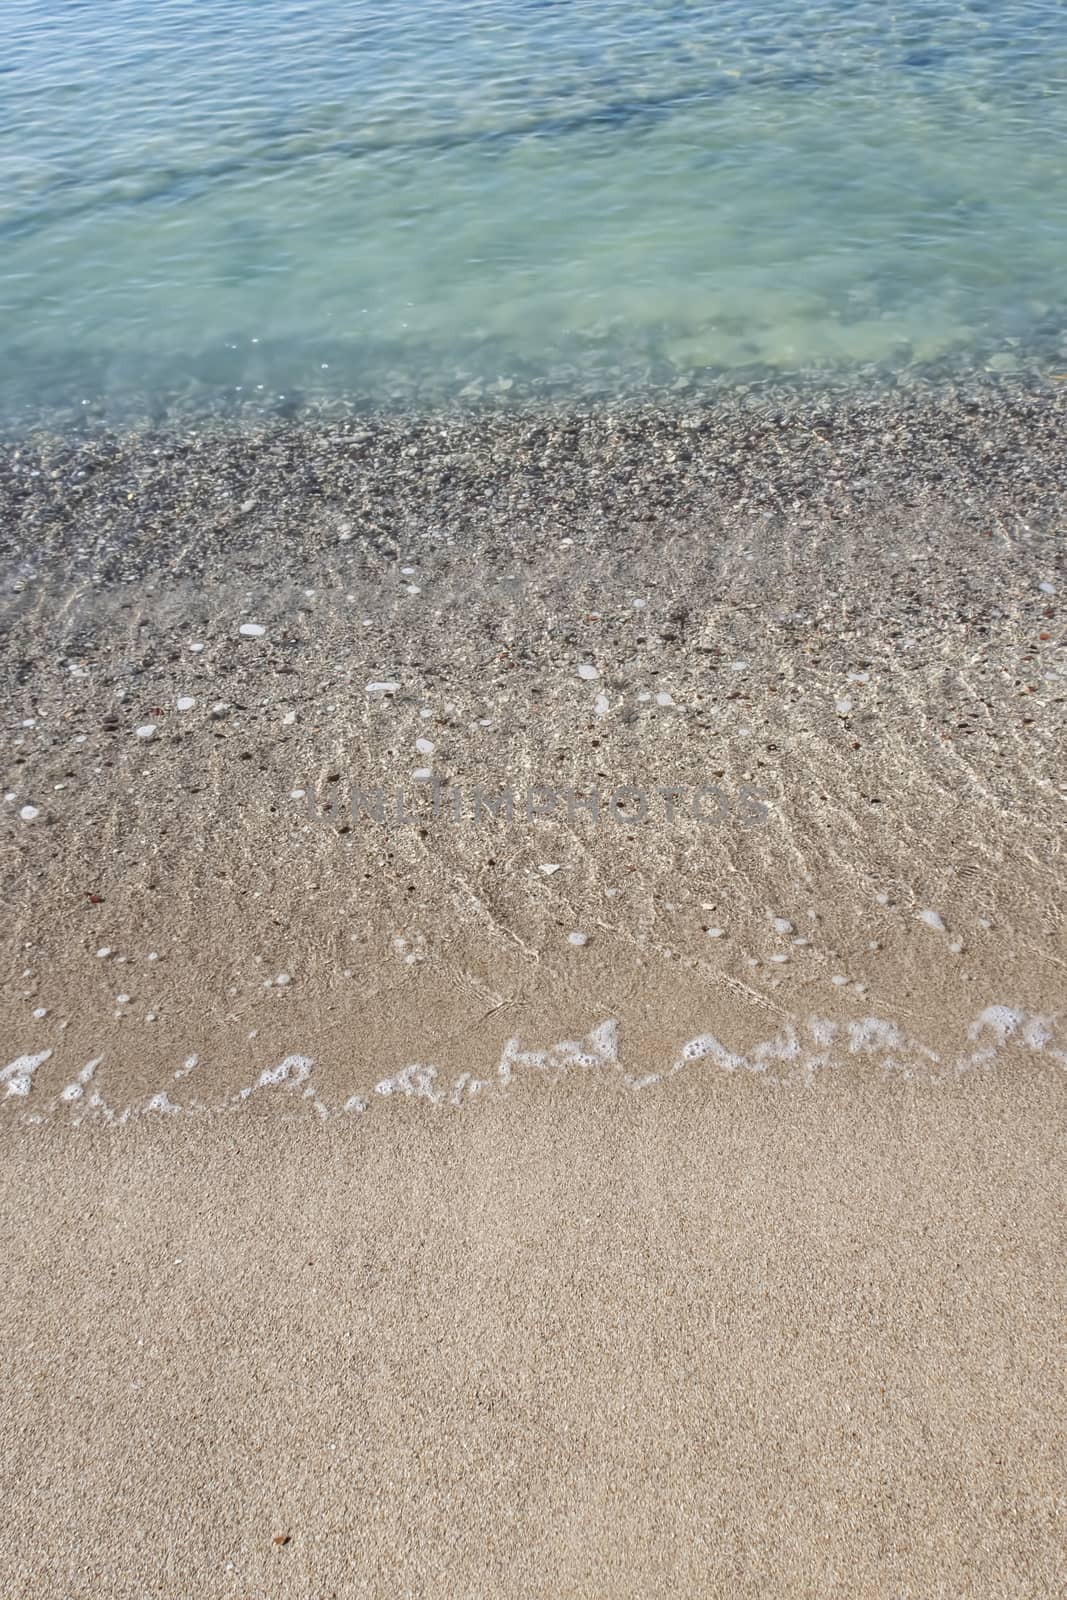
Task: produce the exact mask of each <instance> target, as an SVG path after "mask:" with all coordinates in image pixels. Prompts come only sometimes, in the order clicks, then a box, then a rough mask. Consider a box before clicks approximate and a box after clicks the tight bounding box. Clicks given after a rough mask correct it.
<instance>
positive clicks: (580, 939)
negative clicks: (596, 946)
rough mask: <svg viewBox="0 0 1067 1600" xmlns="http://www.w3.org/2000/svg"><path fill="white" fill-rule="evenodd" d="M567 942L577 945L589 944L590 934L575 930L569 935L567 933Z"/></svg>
mask: <svg viewBox="0 0 1067 1600" xmlns="http://www.w3.org/2000/svg"><path fill="white" fill-rule="evenodd" d="M567 943H568V944H573V945H577V946H580V945H583V944H588V943H589V935H588V934H587V933H578V932H577V931H575V932H574V933H568V935H567Z"/></svg>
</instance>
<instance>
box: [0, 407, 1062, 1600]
mask: <svg viewBox="0 0 1067 1600" xmlns="http://www.w3.org/2000/svg"><path fill="white" fill-rule="evenodd" d="M1064 410H1065V397H1064V394H1063V391H1062V390H1060V389H1055V388H1043V387H1041V386H1036V387H1029V388H1028V387H1024V386H1017V387H1014V388H1013V387H1011V386H1010V385H1006V384H988V385H985V386H983V387H981V388H978V389H973V390H969V391H966V392H965V391H963V390H961V389H958V388H953V389H949V390H945V391H943V392H937V393H933V392H931V393H925V392H903V391H902V392H900V393H897V394H893V393H892V392H889V393H886V392H882V393H879V394H877V395H875V394H866V395H860V396H853V397H850V396H848V395H847V394H842V393H837V392H835V393H829V392H828V393H827V394H825V395H823V396H821V397H820V396H818V395H813V394H811V393H804V394H799V393H798V394H794V395H793V396H792V397H788V396H783V395H769V394H762V395H761V394H759V393H756V392H753V393H752V394H750V395H748V396H742V397H740V398H735V399H734V400H733V401H731V402H729V403H727V402H726V401H725V400H722V401H720V402H718V403H716V405H714V406H709V407H705V408H701V407H699V406H696V407H691V408H690V409H684V408H682V407H680V406H679V405H678V404H677V403H675V404H673V405H670V406H667V405H663V406H657V407H652V406H646V407H645V408H643V409H640V410H635V409H632V408H631V409H629V410H625V409H620V410H618V411H617V412H609V411H606V410H603V409H602V410H600V411H597V412H595V413H588V414H578V413H574V412H570V413H568V412H562V411H559V412H544V413H532V412H523V411H522V410H521V409H520V410H516V411H515V412H512V413H503V412H501V413H499V414H497V413H486V414H485V415H482V416H479V417H477V418H471V417H464V416H462V415H451V414H449V415H445V414H442V415H440V416H436V417H425V416H424V417H421V418H414V419H413V418H403V417H399V416H394V417H377V418H362V419H352V418H338V419H332V420H331V419H329V418H318V419H316V420H314V421H312V420H311V419H304V420H302V421H299V422H294V421H292V420H289V421H286V422H284V423H283V422H274V421H269V420H261V421H260V422H258V423H256V424H255V425H251V424H247V423H246V425H245V426H244V427H242V428H241V429H237V428H235V427H233V426H223V425H221V424H214V425H210V426H209V425H207V424H206V423H198V424H196V425H193V424H185V425H183V426H181V427H179V426H178V425H177V424H176V423H174V422H171V423H168V425H167V426H165V427H163V426H148V425H146V426H145V427H143V428H142V429H140V430H136V431H129V432H126V433H123V434H114V433H107V432H105V431H103V430H101V429H98V428H97V429H94V428H88V429H86V430H85V432H84V433H83V434H82V435H81V436H75V435H73V434H68V435H65V436H63V437H59V436H45V435H36V436H34V437H32V438H27V439H23V440H20V441H17V442H14V443H12V444H11V446H10V447H9V449H8V450H7V451H6V452H5V454H4V456H3V459H2V461H0V511H2V516H0V558H2V573H3V605H4V618H5V632H4V637H3V645H2V649H0V673H2V681H3V685H4V701H5V707H6V710H7V716H6V721H5V733H6V738H5V774H4V796H5V798H4V800H3V816H2V822H0V826H2V828H3V833H4V856H3V865H2V869H0V870H2V874H3V876H2V881H0V891H2V898H3V904H4V906H5V919H4V923H3V928H2V930H0V946H2V948H0V956H2V960H3V963H4V971H5V981H4V985H3V995H2V999H0V1037H2V1040H3V1050H2V1051H0V1077H2V1081H3V1085H4V1089H5V1091H6V1096H5V1098H4V1099H3V1100H2V1101H0V1117H2V1119H3V1128H2V1132H0V1136H2V1138H3V1141H4V1146H5V1164H4V1177H3V1193H4V1201H3V1225H4V1228H5V1237H6V1238H7V1239H8V1240H9V1241H10V1248H11V1258H10V1259H11V1267H10V1274H9V1280H8V1281H9V1286H10V1294H9V1296H8V1297H7V1303H6V1309H5V1314H4V1331H5V1335H6V1336H7V1337H6V1348H7V1349H8V1350H9V1351H11V1352H12V1353H13V1357H14V1359H13V1361H12V1367H11V1374H10V1381H9V1383H8V1385H7V1386H6V1390H5V1393H6V1397H7V1400H6V1403H7V1407H8V1410H7V1419H6V1422H5V1434H6V1437H7V1438H8V1440H9V1446H8V1448H9V1452H11V1454H10V1462H9V1467H8V1469H7V1471H6V1472H5V1479H6V1483H7V1486H8V1494H9V1496H10V1497H11V1498H12V1504H13V1510H12V1513H11V1515H12V1519H13V1525H14V1526H16V1527H17V1528H18V1530H19V1532H18V1535H17V1541H16V1543H15V1544H14V1545H13V1546H12V1547H11V1551H12V1553H11V1555H10V1557H9V1573H5V1580H6V1590H5V1592H10V1593H13V1594H23V1593H25V1594H31V1593H40V1592H41V1583H42V1582H44V1583H45V1587H49V1586H52V1587H55V1588H56V1592H69V1593H71V1594H81V1593H86V1594H88V1593H107V1594H116V1595H124V1594H127V1593H128V1594H131V1595H133V1594H138V1595H139V1594H142V1593H144V1592H160V1593H164V1594H174V1595H181V1594H184V1593H187V1592H190V1590H191V1589H192V1588H195V1587H196V1586H197V1585H199V1586H200V1587H201V1588H202V1589H204V1592H209V1593H215V1592H218V1593H220V1594H227V1595H229V1594H233V1595H248V1594H250V1593H253V1594H260V1593H262V1594H265V1595H270V1596H272V1597H273V1596H275V1595H288V1594H293V1595H303V1594H312V1593H314V1594H318V1593H320V1592H321V1593H323V1594H328V1593H331V1592H336V1593H337V1594H343V1593H368V1594H383V1595H387V1594H393V1593H396V1594H402V1593H410V1594H435V1593H441V1592H449V1593H469V1594H499V1593H507V1594H511V1593H515V1594H518V1593H545V1594H559V1593H567V1594H576V1595H577V1594H590V1595H593V1594H597V1595H600V1594H612V1595H615V1594H635V1595H636V1594H643V1593H649V1592H652V1591H653V1590H655V1591H657V1592H658V1591H660V1590H664V1589H666V1590H669V1591H670V1592H677V1593H710V1594H720V1593H721V1594H735V1593H752V1594H760V1595H771V1594H783V1595H784V1594H811V1595H817V1594H819V1595H821V1594H827V1593H842V1594H845V1593H847V1594H849V1595H868V1594H870V1595H883V1594H886V1595H888V1594H894V1595H905V1594H911V1593H915V1594H924V1595H925V1594H931V1593H944V1594H952V1595H957V1594H966V1595H970V1594H973V1595H975V1596H984V1595H992V1594H1002V1593H1003V1594H1012V1595H1016V1594H1018V1595H1031V1594H1032V1595H1035V1596H1037V1595H1044V1594H1047V1593H1050V1592H1054V1590H1055V1588H1056V1583H1057V1580H1059V1581H1061V1582H1062V1576H1063V1574H1062V1570H1061V1568H1058V1567H1057V1561H1058V1560H1059V1559H1060V1557H1059V1556H1058V1555H1057V1549H1058V1548H1061V1547H1062V1546H1059V1547H1058V1546H1057V1543H1056V1537H1055V1531H1054V1519H1055V1518H1056V1517H1057V1516H1059V1517H1060V1518H1061V1519H1062V1500H1060V1499H1057V1496H1058V1495H1061V1493H1062V1488H1061V1484H1062V1465H1063V1450H1062V1443H1063V1440H1062V1434H1061V1432H1060V1430H1059V1427H1058V1424H1057V1422H1056V1418H1057V1415H1058V1414H1059V1411H1062V1391H1061V1389H1060V1388H1059V1386H1058V1380H1057V1379H1056V1378H1055V1376H1054V1374H1055V1373H1056V1372H1057V1371H1058V1367H1057V1360H1056V1354H1055V1352H1056V1345H1055V1339H1054V1329H1055V1327H1056V1316H1057V1314H1059V1315H1062V1287H1063V1286H1062V1278H1061V1276H1060V1275H1058V1273H1057V1268H1056V1260H1057V1252H1059V1254H1060V1255H1062V1243H1063V1239H1062V1222H1063V1219H1062V1210H1061V1208H1060V1206H1059V1202H1058V1178H1057V1173H1058V1170H1059V1169H1058V1166H1057V1163H1058V1162H1059V1161H1060V1160H1061V1158H1062V1151H1061V1150H1060V1148H1059V1145H1058V1129H1059V1128H1060V1127H1061V1126H1062V1119H1063V1093H1064V1089H1063V1085H1064V1071H1065V1068H1067V1031H1065V1024H1064V1011H1065V1001H1067V939H1065V921H1067V919H1065V911H1064V907H1065V876H1067V873H1065V857H1064V852H1063V840H1064V837H1067V835H1065V832H1064V825H1063V824H1064V800H1065V796H1067V770H1065V765H1064V750H1065V745H1067V742H1065V739H1064V733H1065V714H1064V708H1065V705H1067V692H1065V682H1067V660H1065V656H1064V644H1065V640H1067V635H1065V633H1064V628H1063V622H1062V597H1063V593H1064V586H1065V584H1067V559H1065V543H1064V534H1063V530H1064V528H1065V526H1067V506H1065V504H1064V491H1063V483H1062V456H1063V450H1062V446H1063V439H1064V427H1063V422H1064ZM531 795H534V796H535V798H534V800H532V801H531V798H530V797H531ZM548 795H551V797H552V799H551V804H549V802H548V799H547V798H546V797H547V796H548ZM506 796H510V797H511V802H510V815H509V814H508V811H509V806H508V802H507V801H506V799H505V798H504V797H506ZM134 1324H137V1327H138V1332H137V1334H136V1337H137V1338H141V1339H143V1341H144V1343H143V1345H140V1346H138V1345H136V1342H135V1338H134V1337H133V1334H132V1329H133V1326H134ZM127 1347H129V1348H127ZM27 1352H33V1354H32V1355H30V1354H27ZM1060 1365H1062V1363H1060ZM1057 1408H1059V1411H1058V1410H1057ZM331 1445H334V1446H336V1449H334V1450H331V1448H330V1447H331ZM332 1457H337V1458H338V1460H339V1461H340V1462H341V1463H343V1470H342V1471H340V1472H338V1471H337V1469H336V1463H335V1462H334V1461H333V1460H332V1459H330V1458H332ZM70 1463H75V1464H76V1465H77V1468H78V1470H77V1471H74V1470H73V1469H72V1468H71V1466H70ZM85 1481H88V1483H89V1484H90V1485H91V1487H89V1488H88V1489H87V1488H85V1487H84V1486H83V1484H84V1482H85ZM116 1485H117V1486H118V1487H117V1488H116ZM286 1534H288V1535H289V1536H290V1537H289V1541H288V1542H287V1543H284V1544H281V1543H279V1544H275V1543H274V1542H273V1541H274V1539H275V1536H279V1535H286ZM227 1563H232V1565H231V1566H228V1565H227ZM94 1574H95V1576H94ZM42 1575H43V1576H42ZM34 1585H36V1587H35V1586H34ZM94 1585H95V1587H94ZM64 1586H65V1587H64Z"/></svg>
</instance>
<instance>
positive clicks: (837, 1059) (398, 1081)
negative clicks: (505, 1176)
mask: <svg viewBox="0 0 1067 1600" xmlns="http://www.w3.org/2000/svg"><path fill="white" fill-rule="evenodd" d="M1057 1027H1058V1020H1057V1019H1056V1018H1054V1017H1052V1016H1048V1015H1043V1014H1040V1013H1037V1012H1025V1011H1021V1010H1018V1009H1015V1008H1013V1007H1011V1006H1006V1005H993V1006H987V1007H986V1008H985V1010H983V1011H980V1012H979V1013H978V1014H977V1016H976V1017H975V1018H974V1020H973V1021H972V1022H971V1024H970V1025H969V1026H968V1028H967V1029H966V1030H965V1036H964V1047H963V1048H962V1049H961V1050H960V1051H959V1052H958V1053H955V1054H952V1055H948V1056H942V1055H941V1054H939V1052H938V1051H936V1050H934V1049H932V1048H931V1047H930V1046H929V1045H927V1044H925V1043H924V1042H923V1041H922V1040H920V1039H915V1038H913V1037H911V1036H910V1035H909V1034H908V1033H906V1032H905V1031H904V1030H903V1029H902V1028H901V1027H899V1026H898V1025H897V1024H896V1023H894V1022H889V1021H887V1020H886V1019H885V1018H882V1017H865V1018H863V1019H861V1020H859V1021H855V1022H847V1023H838V1022H833V1021H831V1020H830V1018H828V1017H809V1018H808V1019H807V1020H806V1021H800V1020H794V1021H790V1022H787V1023H786V1024H784V1025H783V1027H782V1028H781V1029H780V1030H779V1031H778V1033H776V1034H775V1035H773V1036H772V1037H771V1038H769V1039H764V1040H761V1041H760V1042H758V1043H757V1044H755V1045H753V1046H752V1048H751V1049H750V1050H749V1051H748V1053H747V1054H739V1053H738V1052H736V1051H733V1050H731V1049H729V1047H728V1046H727V1045H725V1044H723V1043H722V1041H721V1040H719V1039H718V1038H716V1036H715V1035H714V1034H712V1033H701V1034H697V1035H696V1036H695V1037H694V1038H692V1039H690V1040H688V1041H687V1042H686V1043H685V1044H684V1045H683V1046H682V1048H681V1050H680V1052H679V1053H678V1054H677V1056H676V1057H675V1058H674V1060H673V1061H672V1062H670V1063H669V1064H668V1065H667V1067H666V1068H665V1069H664V1070H663V1071H659V1072H646V1073H643V1074H640V1075H636V1076H631V1075H630V1074H629V1073H627V1072H626V1070H625V1067H624V1064H623V1061H622V1059H621V1053H620V1043H619V1025H618V1023H617V1022H616V1021H615V1020H614V1019H612V1018H607V1019H606V1020H605V1021H603V1022H600V1023H598V1024H597V1025H596V1026H595V1027H594V1028H593V1029H592V1030H591V1031H590V1032H589V1033H588V1034H587V1035H586V1036H585V1038H584V1039H561V1040H560V1041H559V1042H558V1043H557V1044H554V1045H551V1046H549V1047H548V1048H547V1049H542V1050H536V1049H534V1050H529V1049H524V1048H523V1047H522V1044H521V1041H520V1040H519V1039H517V1038H512V1039H509V1040H508V1041H507V1043H506V1044H505V1045H504V1047H503V1050H502V1052H501V1055H500V1060H499V1063H498V1065H497V1069H496V1073H495V1074H494V1075H493V1076H491V1077H485V1078H483V1077H477V1076H475V1074H473V1073H472V1072H462V1073H460V1074H459V1076H458V1077H457V1078H455V1079H454V1080H449V1079H448V1078H447V1076H446V1075H445V1074H443V1073H442V1071H441V1069H440V1068H439V1067H437V1066H435V1065H434V1064H433V1063H431V1062H413V1063H412V1064H411V1065H409V1066H406V1067H402V1068H401V1069H400V1071H399V1072H396V1073H393V1074H392V1075H391V1076H389V1077H385V1078H381V1079H379V1081H378V1082H377V1084H376V1085H375V1089H374V1095H373V1097H372V1099H373V1103H375V1104H381V1102H383V1101H387V1100H390V1099H396V1098H400V1099H408V1100H417V1101H421V1102H423V1103H425V1104H427V1105H430V1106H436V1107H441V1106H460V1105H464V1104H466V1103H467V1102H468V1101H470V1100H472V1099H475V1098H477V1097H479V1096H481V1097H484V1096H485V1095H487V1094H496V1095H506V1094H507V1093H508V1091H509V1089H510V1087H511V1086H512V1084H513V1083H515V1081H516V1080H517V1079H518V1078H519V1077H521V1076H523V1075H536V1076H538V1077H543V1078H546V1079H548V1080H549V1081H553V1080H555V1079H557V1078H559V1077H562V1076H563V1075H565V1074H567V1073H571V1072H576V1071H578V1072H595V1073H604V1072H607V1073H609V1074H612V1075H615V1076H617V1077H618V1078H620V1079H621V1081H622V1083H623V1084H624V1085H625V1086H626V1087H627V1088H629V1089H631V1090H634V1091H639V1090H644V1089H648V1088H651V1087H653V1086H654V1085H656V1084H658V1083H661V1082H663V1081H664V1080H665V1079H667V1078H670V1077H673V1076H675V1075H676V1074H678V1073H682V1072H684V1073H689V1074H692V1073H693V1072H698V1071H706V1070H708V1069H712V1070H715V1071H718V1072H723V1073H737V1072H747V1073H752V1074H754V1075H757V1076H759V1077H760V1078H761V1079H762V1080H763V1081H764V1082H767V1083H775V1084H786V1083H790V1082H795V1083H799V1084H802V1085H810V1084H811V1083H813V1082H814V1081H815V1078H816V1077H817V1076H818V1074H819V1073H820V1072H824V1071H833V1070H834V1068H835V1065H836V1064H839V1063H841V1062H843V1061H844V1060H846V1059H848V1058H855V1057H864V1058H867V1059H868V1060H870V1061H872V1062H874V1063H877V1064H878V1065H880V1066H881V1068H882V1070H883V1071H885V1072H887V1073H893V1074H895V1075H899V1076H903V1077H905V1078H909V1079H911V1078H919V1077H922V1078H924V1079H925V1081H927V1082H929V1083H932V1084H936V1083H941V1082H945V1081H947V1080H949V1079H950V1078H953V1077H958V1076H961V1075H963V1074H965V1073H968V1072H972V1071H974V1070H976V1069H979V1068H985V1067H988V1066H989V1065H990V1064H991V1063H993V1062H994V1061H996V1059H997V1057H998V1055H999V1054H1000V1052H1001V1051H1002V1050H1003V1049H1004V1048H1005V1047H1008V1046H1011V1047H1013V1048H1016V1049H1023V1050H1026V1051H1028V1052H1030V1053H1031V1054H1033V1055H1041V1056H1046V1057H1049V1058H1051V1059H1052V1060H1053V1061H1055V1062H1057V1063H1058V1064H1059V1065H1060V1066H1061V1067H1064V1068H1067V1048H1060V1046H1059V1044H1058V1043H1056V1044H1054V1042H1053V1041H1054V1039H1056V1037H1057V1035H1056V1028H1057ZM51 1054H52V1052H51V1050H43V1051H40V1052H38V1053H37V1054H36V1055H24V1056H18V1057H16V1059H15V1060H14V1061H11V1062H10V1063H9V1064H8V1065H7V1066H6V1067H4V1068H2V1069H0V1083H5V1084H6V1085H7V1096H6V1097H5V1098H7V1097H10V1096H12V1095H13V1096H15V1097H16V1098H17V1099H19V1100H26V1099H28V1098H29V1097H30V1095H31V1093H32V1090H33V1080H34V1073H35V1072H36V1071H37V1069H38V1067H40V1066H41V1065H42V1063H43V1062H45V1061H47V1060H48V1059H49V1057H50V1056H51ZM103 1059H104V1058H103V1057H102V1056H97V1057H95V1058H94V1059H93V1060H92V1061H89V1062H87V1063H86V1065H85V1066H84V1067H82V1068H81V1070H80V1071H79V1072H78V1074H77V1076H76V1077H75V1078H74V1080H73V1081H72V1082H71V1083H68V1085H67V1086H66V1088H65V1089H63V1090H62V1091H61V1093H60V1094H59V1095H58V1096H57V1097H56V1098H54V1099H53V1100H51V1101H50V1102H49V1103H47V1105H45V1106H42V1107H41V1108H40V1109H39V1110H38V1109H36V1108H34V1109H32V1110H28V1111H25V1112H23V1113H21V1116H20V1120H22V1121H25V1122H32V1123H40V1122H44V1121H47V1120H48V1118H49V1115H50V1114H51V1113H53V1112H54V1111H55V1110H56V1109H57V1107H59V1106H61V1105H62V1106H69V1108H70V1110H71V1113H72V1118H73V1121H74V1123H75V1125H76V1126H80V1124H81V1123H82V1122H85V1121H87V1120H93V1121H95V1122H98V1123H101V1124H103V1125H104V1126H108V1127H124V1126H125V1125H126V1124H127V1123H128V1122H129V1121H131V1120H132V1119H133V1118H136V1117H141V1116H145V1115H149V1114H151V1115H157V1116H158V1115H163V1116H167V1117H172V1116H179V1115H181V1116H208V1115H213V1114H218V1113H219V1112H221V1111H234V1110H236V1109H238V1108H239V1107H240V1106H242V1105H244V1104H245V1103H246V1102H247V1101H248V1100H249V1098H250V1097H251V1096H253V1095H257V1094H262V1093H266V1092H268V1091H276V1092H280V1093H282V1094H286V1095H289V1096H292V1097H294V1098H296V1099H299V1100H306V1101H308V1102H309V1104H310V1106H311V1107H312V1108H313V1109H314V1111H315V1114H316V1115H317V1116H318V1117H319V1118H320V1119H321V1120H323V1121H325V1120H329V1119H332V1118H334V1117H340V1116H349V1115H353V1114H362V1113H364V1112H366V1111H368V1110H369V1109H370V1108H371V1103H372V1100H371V1099H368V1097H367V1096H366V1095H363V1094H353V1095H349V1096H348V1098H347V1099H345V1100H344V1101H343V1102H342V1103H341V1104H340V1105H338V1106H336V1107H334V1106H331V1105H330V1103H329V1102H328V1101H327V1100H326V1099H324V1098H323V1097H322V1096H321V1095H320V1093H319V1090H318V1086H317V1084H316V1083H315V1082H314V1072H315V1062H314V1060H313V1059H312V1057H310V1056H306V1055H288V1056H285V1057H284V1058H283V1059H282V1060H281V1061H280V1062H278V1063H277V1065H275V1066H271V1067H265V1068H264V1069H263V1070H262V1071H261V1072H260V1073H259V1075H258V1077H257V1078H256V1079H255V1080H254V1082H252V1083H250V1084H248V1085H247V1086H246V1087H245V1088H243V1089H239V1090H238V1091H237V1092H236V1093H235V1094H231V1095H229V1096H228V1097H227V1098H225V1099H223V1100H222V1101H220V1102H219V1103H217V1104H215V1105H210V1104H208V1103H206V1102H205V1101H204V1100H201V1099H193V1100H190V1101H188V1102H186V1103H183V1104H177V1103H175V1101H173V1100H172V1099H171V1098H170V1094H169V1093H168V1091H167V1090H166V1089H163V1090H158V1091H156V1092H155V1093H152V1094H150V1095H148V1096H147V1097H145V1098H143V1099H141V1100H138V1101H135V1102H133V1103H131V1104H129V1105H127V1106H125V1107H123V1109H122V1110H121V1111H116V1110H114V1109H113V1108H112V1107H111V1106H110V1105H108V1103H107V1101H106V1100H105V1099H104V1098H103V1096H102V1095H101V1094H100V1092H99V1090H98V1089H97V1088H96V1087H93V1088H91V1089H90V1088H89V1086H90V1084H92V1083H93V1080H94V1077H95V1075H96V1072H97V1069H98V1068H99V1066H100V1065H101V1063H102V1061H103ZM197 1065H198V1058H197V1057H196V1056H189V1057H187V1058H186V1061H185V1064H184V1066H182V1067H180V1068H179V1069H178V1070H177V1071H176V1072H175V1073H174V1074H173V1075H172V1078H171V1083H172V1084H173V1081H174V1079H180V1078H182V1077H185V1076H186V1075H187V1074H188V1073H189V1072H191V1071H192V1070H193V1068H194V1067H195V1066H197ZM87 1090H88V1091H89V1092H88V1093H87V1092H86V1091H87Z"/></svg>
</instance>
